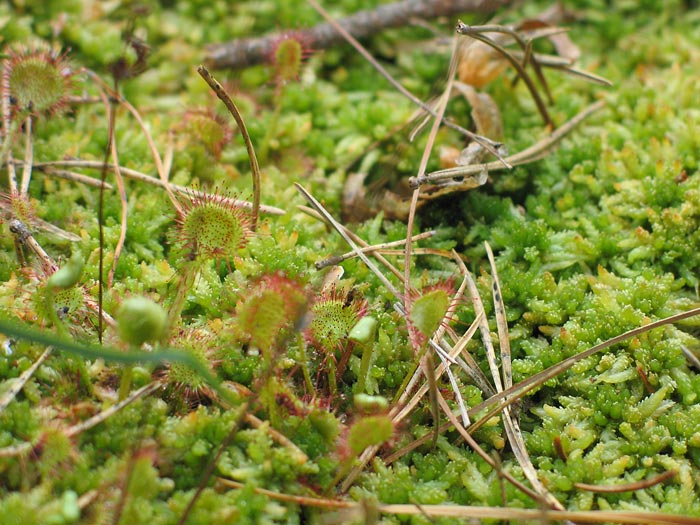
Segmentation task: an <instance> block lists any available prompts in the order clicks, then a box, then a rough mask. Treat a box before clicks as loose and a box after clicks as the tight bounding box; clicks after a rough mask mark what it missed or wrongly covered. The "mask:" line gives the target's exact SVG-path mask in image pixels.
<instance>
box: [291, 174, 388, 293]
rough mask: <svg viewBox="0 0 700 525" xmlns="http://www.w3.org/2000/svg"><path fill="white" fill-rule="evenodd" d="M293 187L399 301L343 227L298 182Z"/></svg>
mask: <svg viewBox="0 0 700 525" xmlns="http://www.w3.org/2000/svg"><path fill="white" fill-rule="evenodd" d="M294 186H295V187H296V189H297V190H298V191H299V193H301V194H302V196H303V197H304V198H305V199H306V200H307V202H308V203H309V204H310V205H311V207H312V208H313V209H314V210H315V211H316V212H318V213H319V214H320V215H321V217H323V220H325V221H326V222H327V223H328V224H330V225H331V226H332V227H333V229H335V231H337V232H338V233H339V234H340V236H341V237H342V238H343V239H344V240H345V242H346V243H348V245H349V246H350V248H352V250H353V251H354V252H355V253H356V254H357V256H358V257H359V258H360V259H361V260H362V262H363V263H365V264H366V265H367V267H368V268H369V269H370V270H371V271H372V273H374V275H376V276H377V278H378V279H379V280H380V281H381V282H382V284H384V286H386V288H387V290H389V291H390V292H391V293H392V294H393V295H394V296H395V297H396V298H398V299H400V298H401V294H400V293H399V291H398V289H397V288H396V287H395V286H394V285H393V284H391V282H390V281H389V279H387V278H386V276H385V275H384V274H383V273H382V272H381V271H379V268H377V267H376V265H375V264H374V263H373V262H372V261H370V260H369V258H368V257H367V256H366V255H365V254H364V253H362V250H360V248H359V247H358V246H357V244H355V242H354V241H353V240H352V239H351V238H350V236H349V235H348V234H347V233H346V231H345V227H344V226H343V225H342V224H340V223H339V222H338V221H336V220H335V219H334V218H333V216H332V215H331V214H330V213H329V212H328V210H326V209H325V208H324V207H323V205H322V204H321V203H320V202H318V200H316V198H315V197H314V196H313V195H311V194H310V193H309V192H308V191H307V190H306V188H304V187H303V186H302V185H301V184H299V183H298V182H295V183H294Z"/></svg>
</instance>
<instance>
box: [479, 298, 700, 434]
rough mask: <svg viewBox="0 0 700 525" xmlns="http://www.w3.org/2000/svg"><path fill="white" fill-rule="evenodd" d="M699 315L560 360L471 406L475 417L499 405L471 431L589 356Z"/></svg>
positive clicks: (666, 319)
mask: <svg viewBox="0 0 700 525" xmlns="http://www.w3.org/2000/svg"><path fill="white" fill-rule="evenodd" d="M697 315H700V308H693V309H692V310H688V311H686V312H681V313H679V314H675V315H671V316H668V317H664V318H663V319H659V320H658V321H653V322H651V323H649V324H647V325H644V326H640V327H638V328H633V329H632V330H628V331H627V332H625V333H623V334H620V335H617V336H615V337H612V338H610V339H608V340H607V341H604V342H602V343H599V344H597V345H595V346H592V347H591V348H589V349H588V350H584V351H583V352H580V353H578V354H576V355H572V356H571V357H567V358H566V359H564V360H563V361H560V362H559V363H557V364H555V365H552V366H550V367H549V368H547V369H546V370H542V371H541V372H538V373H536V374H534V375H532V376H530V377H528V378H527V379H524V380H523V381H521V382H520V383H518V384H516V385H513V386H512V387H510V388H508V389H506V390H504V391H503V392H498V393H497V394H495V395H493V396H491V397H490V398H489V399H487V400H485V401H484V402H482V403H479V404H478V405H477V406H475V407H472V408H471V409H470V410H469V415H470V416H474V415H475V414H476V413H478V412H480V411H482V410H484V409H485V408H489V407H491V406H493V405H497V406H496V407H495V408H494V409H492V410H491V411H490V412H488V413H487V414H486V415H485V416H483V417H482V418H481V419H479V421H477V422H476V423H474V424H473V425H472V426H471V427H469V430H471V431H472V432H474V431H475V430H477V429H478V428H479V427H481V426H482V425H483V424H484V423H485V422H486V421H488V420H489V419H490V418H492V417H493V416H495V415H496V414H498V413H499V412H500V411H501V410H504V409H505V408H506V407H507V406H508V405H510V404H511V403H513V402H515V401H517V400H518V399H521V398H523V397H525V395H526V394H527V393H528V392H530V391H531V390H533V389H535V388H537V387H538V386H541V385H542V384H544V383H546V382H547V381H549V380H550V379H553V378H554V377H556V376H558V375H559V374H561V373H562V372H564V371H566V370H568V369H569V368H571V367H572V366H573V365H575V364H576V363H578V362H579V361H581V360H583V359H585V358H587V357H590V356H592V355H594V354H596V353H598V352H601V351H603V350H605V349H607V348H610V347H611V346H614V345H616V344H617V343H621V342H622V341H625V340H627V339H631V338H632V337H635V336H637V335H640V334H643V333H644V332H648V331H649V330H654V329H655V328H660V327H662V326H665V325H667V324H672V323H676V322H678V321H682V320H683V319H688V318H689V317H695V316H697Z"/></svg>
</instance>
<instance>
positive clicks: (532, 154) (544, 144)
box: [408, 100, 605, 187]
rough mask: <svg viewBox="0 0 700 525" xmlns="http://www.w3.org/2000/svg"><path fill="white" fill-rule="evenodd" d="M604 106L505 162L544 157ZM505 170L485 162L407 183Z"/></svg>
mask: <svg viewBox="0 0 700 525" xmlns="http://www.w3.org/2000/svg"><path fill="white" fill-rule="evenodd" d="M604 106H605V101H604V100H599V101H597V102H594V103H593V104H591V105H590V106H587V107H585V108H584V109H583V110H582V111H581V112H579V113H578V114H576V115H575V116H573V117H572V118H571V120H569V121H568V122H567V123H566V124H564V125H562V126H560V127H559V128H557V129H556V130H554V131H553V132H552V134H551V135H550V136H549V137H546V138H544V139H542V140H540V141H539V142H537V143H536V144H533V145H532V146H530V147H529V148H526V149H524V150H522V151H519V152H518V153H515V154H513V155H511V156H509V157H506V158H505V160H506V161H507V162H508V163H509V164H510V165H512V166H518V165H520V164H526V163H528V162H532V161H533V160H537V159H540V158H542V157H543V156H544V155H546V154H547V153H548V152H549V150H550V149H552V148H553V147H554V146H556V144H557V143H558V142H559V141H561V140H562V139H563V138H564V137H565V136H566V135H568V134H569V133H570V132H571V131H572V130H573V129H574V128H575V127H576V126H578V125H579V124H580V123H581V122H582V121H583V120H585V119H586V118H588V117H589V116H590V115H591V114H593V113H595V112H596V111H598V110H599V109H602V108H603V107H604ZM502 169H505V168H504V167H503V164H502V163H501V162H500V161H493V162H486V163H484V164H471V165H468V166H459V167H457V168H447V169H444V170H437V171H433V172H431V173H428V174H427V175H425V176H424V177H421V178H418V177H411V178H409V180H408V182H409V184H410V185H411V187H415V186H419V185H421V184H427V183H436V182H439V181H441V180H445V179H451V178H453V177H463V176H467V175H474V174H475V173H480V172H482V171H484V170H485V171H496V170H502Z"/></svg>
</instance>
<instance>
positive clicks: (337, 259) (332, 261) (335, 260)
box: [314, 230, 435, 270]
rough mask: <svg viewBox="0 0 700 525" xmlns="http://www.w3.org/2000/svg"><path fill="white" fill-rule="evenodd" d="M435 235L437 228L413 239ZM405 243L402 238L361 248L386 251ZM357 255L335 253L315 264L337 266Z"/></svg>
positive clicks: (365, 250) (317, 267)
mask: <svg viewBox="0 0 700 525" xmlns="http://www.w3.org/2000/svg"><path fill="white" fill-rule="evenodd" d="M433 235H435V230H431V231H427V232H423V233H419V234H417V235H414V236H413V237H412V238H411V241H412V242H416V241H421V240H423V239H427V238H429V237H432V236H433ZM404 244H406V239H401V240H399V241H392V242H384V243H381V244H373V245H372V246H366V247H364V248H360V251H361V252H362V253H372V252H385V251H386V250H387V249H388V248H395V247H397V246H403V245H404ZM356 256H357V254H356V253H355V252H347V253H344V254H342V255H334V256H332V257H327V258H325V259H323V260H321V261H318V262H316V263H314V266H315V267H316V269H317V270H322V269H323V268H326V267H328V266H335V265H336V264H339V263H341V262H343V261H346V260H348V259H351V258H353V257H356Z"/></svg>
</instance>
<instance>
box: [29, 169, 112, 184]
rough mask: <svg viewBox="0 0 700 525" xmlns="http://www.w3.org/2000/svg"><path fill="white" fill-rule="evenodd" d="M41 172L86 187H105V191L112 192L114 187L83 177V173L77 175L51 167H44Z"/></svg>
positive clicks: (73, 172)
mask: <svg viewBox="0 0 700 525" xmlns="http://www.w3.org/2000/svg"><path fill="white" fill-rule="evenodd" d="M40 171H43V172H44V173H45V174H46V175H49V176H52V177H58V178H61V179H65V180H69V181H72V182H78V183H80V184H85V185H86V186H93V187H96V188H100V187H104V189H105V190H111V189H112V185H111V184H110V183H109V182H102V181H100V180H98V179H95V178H93V177H89V176H87V175H83V174H82V173H77V172H75V171H69V170H61V169H56V168H51V167H49V166H47V167H44V168H43V169H41V170H40Z"/></svg>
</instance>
